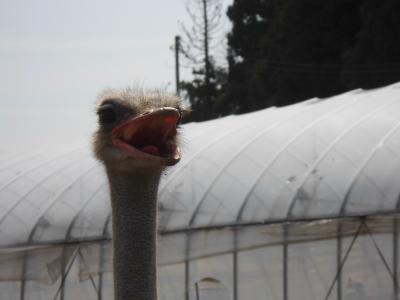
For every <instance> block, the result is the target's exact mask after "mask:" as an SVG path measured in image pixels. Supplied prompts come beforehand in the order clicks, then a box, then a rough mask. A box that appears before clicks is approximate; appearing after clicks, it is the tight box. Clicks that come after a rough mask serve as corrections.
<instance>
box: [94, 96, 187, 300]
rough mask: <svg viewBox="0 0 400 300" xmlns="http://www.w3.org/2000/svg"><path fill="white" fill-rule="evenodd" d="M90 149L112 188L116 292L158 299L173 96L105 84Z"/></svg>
mask: <svg viewBox="0 0 400 300" xmlns="http://www.w3.org/2000/svg"><path fill="white" fill-rule="evenodd" d="M97 115H98V123H99V125H98V130H97V131H96V132H95V135H94V141H93V150H94V154H95V156H96V157H97V159H99V160H100V161H101V162H102V163H103V164H104V166H105V169H106V173H107V177H108V181H109V185H110V194H111V208H112V228H113V249H114V298H115V299H116V300H133V299H137V300H156V299H157V274H156V231H157V189H158V184H159V179H160V176H161V173H162V171H163V170H164V169H165V167H166V166H171V165H174V164H176V163H177V162H178V161H179V160H180V156H181V155H180V149H179V147H178V146H177V129H176V126H177V123H178V122H179V120H180V116H181V108H180V106H179V101H178V99H177V98H176V97H175V96H172V95H166V94H163V93H161V92H157V91H152V92H146V91H143V90H137V89H125V90H108V91H106V92H104V93H103V94H102V95H100V99H99V102H98V106H97Z"/></svg>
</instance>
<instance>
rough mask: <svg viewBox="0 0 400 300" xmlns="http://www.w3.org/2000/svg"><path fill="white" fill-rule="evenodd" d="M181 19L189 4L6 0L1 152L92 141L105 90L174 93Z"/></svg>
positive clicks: (0, 67)
mask: <svg viewBox="0 0 400 300" xmlns="http://www.w3.org/2000/svg"><path fill="white" fill-rule="evenodd" d="M231 2H232V1H230V0H224V5H225V7H226V6H227V5H229V4H230V3H231ZM179 21H181V22H184V23H185V24H190V22H189V19H188V16H187V12H186V10H185V0H168V1H162V0H158V1H156V0H146V1H143V0H68V1H66V0H62V1H61V0H35V1H33V0H0V103H1V106H0V136H1V143H0V154H1V151H3V152H5V151H7V152H8V151H14V150H15V149H21V148H22V149H33V148H35V147H41V146H42V147H43V146H45V147H46V146H47V145H51V144H52V145H59V146H60V145H61V146H62V145H74V144H77V143H81V142H84V141H87V140H88V137H89V136H90V134H91V133H92V132H93V130H94V128H95V126H96V120H95V114H94V103H95V101H96V98H97V95H98V94H99V93H100V92H101V91H102V90H103V89H105V88H109V87H112V88H121V87H126V86H132V85H135V86H137V85H140V86H143V87H149V88H161V89H164V88H166V89H168V90H169V91H171V92H173V91H174V90H175V82H174V80H175V79H174V78H175V73H174V72H175V67H174V64H175V62H174V53H173V51H172V50H170V46H172V44H173V41H174V36H175V35H176V34H177V33H179ZM226 22H227V21H226ZM227 23H229V22H227ZM189 74H190V73H189V72H188V71H186V72H183V77H184V78H185V76H186V77H187V76H189Z"/></svg>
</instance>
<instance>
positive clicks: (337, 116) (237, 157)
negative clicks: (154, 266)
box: [0, 84, 400, 300]
mask: <svg viewBox="0 0 400 300" xmlns="http://www.w3.org/2000/svg"><path fill="white" fill-rule="evenodd" d="M181 131H182V135H183V143H182V144H183V145H182V161H181V162H180V163H179V164H177V165H176V166H174V167H173V168H171V169H170V170H168V171H167V173H166V174H165V175H164V176H163V179H162V182H161V184H160V189H159V227H160V228H159V251H158V254H159V257H158V265H159V268H158V281H159V296H160V299H162V300H198V299H201V300H211V299H213V300H215V299H218V300H225V299H226V300H248V299H251V300H261V299H268V300H289V299H290V300H292V299H295V300H328V299H329V300H345V299H346V300H347V299H370V300H372V299H374V300H375V299H398V294H399V282H398V279H399V278H398V276H397V274H398V270H399V267H400V259H399V255H400V245H399V243H400V241H399V232H400V220H399V214H398V212H399V211H400V181H399V178H400V151H399V149H400V84H394V85H391V86H387V87H384V88H381V89H375V90H355V91H351V92H348V93H345V94H342V95H338V96H335V97H331V98H328V99H317V98H315V99H310V100H308V101H304V102H301V103H298V104H295V105H291V106H287V107H282V108H269V109H265V110H261V111H257V112H253V113H248V114H244V115H238V116H229V117H225V118H220V119H216V120H212V121H207V122H202V123H190V124H185V125H183V126H182V128H181ZM110 213H111V210H110V199H109V194H108V183H107V179H106V176H105V173H104V170H103V167H102V166H101V165H100V163H99V162H97V161H96V160H95V159H94V158H93V156H92V154H91V150H90V147H89V146H88V145H78V146H77V147H74V148H73V149H69V150H66V149H63V150H62V151H57V150H47V151H41V152H29V153H28V152H27V153H25V154H17V153H13V152H8V153H2V154H1V157H0V299H5V300H17V299H18V300H39V299H54V300H58V299H59V300H61V299H63V300H67V299H71V300H72V299H74V300H75V299H93V300H95V299H112V297H113V273H112V272H113V270H112V247H111V243H112V234H111V221H110V218H111V217H110Z"/></svg>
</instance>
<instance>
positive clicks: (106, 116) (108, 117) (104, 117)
mask: <svg viewBox="0 0 400 300" xmlns="http://www.w3.org/2000/svg"><path fill="white" fill-rule="evenodd" d="M97 114H98V116H99V123H100V124H110V123H113V122H115V121H116V120H117V115H116V113H115V111H114V109H113V108H112V107H111V106H109V105H106V106H103V107H100V108H99V110H98V111H97Z"/></svg>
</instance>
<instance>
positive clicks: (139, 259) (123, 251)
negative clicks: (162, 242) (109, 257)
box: [107, 170, 160, 300]
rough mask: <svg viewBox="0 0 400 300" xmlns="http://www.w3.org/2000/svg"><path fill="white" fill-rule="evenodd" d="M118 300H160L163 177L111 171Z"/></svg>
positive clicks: (116, 296) (115, 282) (115, 289)
mask: <svg viewBox="0 0 400 300" xmlns="http://www.w3.org/2000/svg"><path fill="white" fill-rule="evenodd" d="M107 174H108V178H109V182H110V189H111V202H112V220H113V243H114V294H115V296H114V297H115V300H156V299H157V273H156V234H157V232H156V231H157V189H158V183H159V179H160V174H159V173H156V174H146V175H143V174H141V175H140V174H130V173H129V174H128V173H124V174H121V173H118V172H113V171H112V170H108V172H107Z"/></svg>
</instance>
